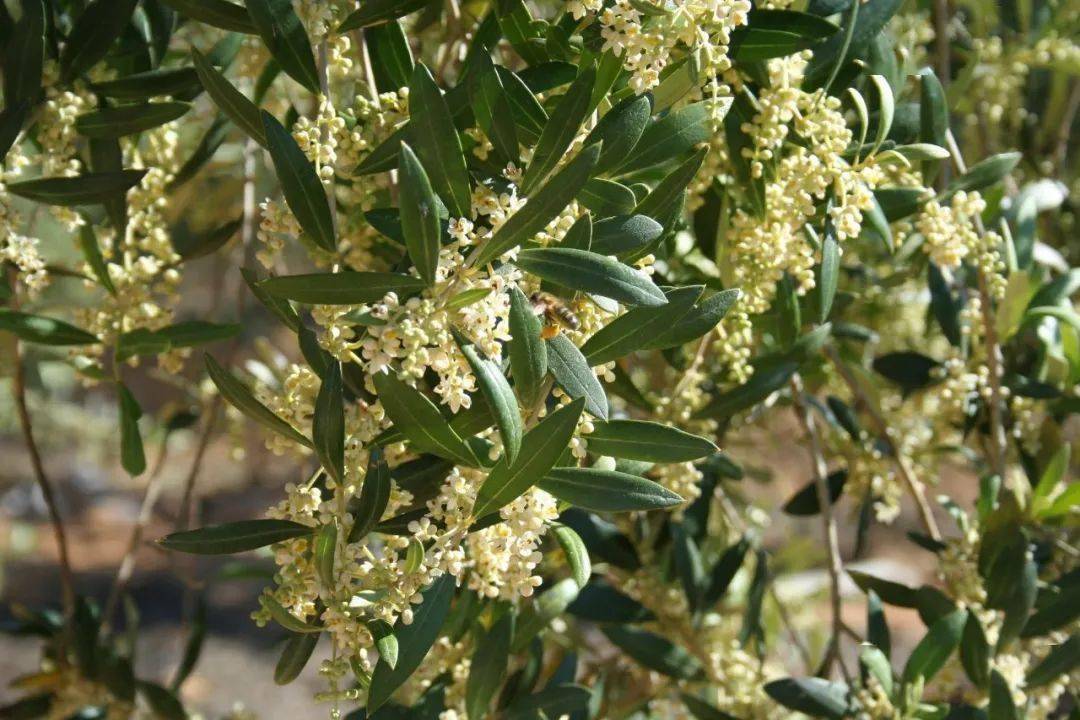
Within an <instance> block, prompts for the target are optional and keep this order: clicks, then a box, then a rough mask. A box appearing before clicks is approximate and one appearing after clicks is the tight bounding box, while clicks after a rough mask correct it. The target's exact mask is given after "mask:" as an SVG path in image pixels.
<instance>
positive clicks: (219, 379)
mask: <svg viewBox="0 0 1080 720" xmlns="http://www.w3.org/2000/svg"><path fill="white" fill-rule="evenodd" d="M206 372H207V374H208V375H209V376H210V379H211V380H213V381H214V385H216V386H217V389H218V392H220V393H221V396H222V397H223V398H225V399H226V400H228V401H229V403H230V404H231V405H233V407H235V408H236V409H237V410H239V411H240V412H242V413H244V414H245V415H247V416H248V417H249V418H251V419H252V420H254V421H255V422H257V423H259V424H260V425H262V426H263V427H265V428H267V429H269V430H273V431H274V432H276V433H278V434H279V435H282V436H284V437H286V438H288V439H290V440H292V441H293V442H296V443H299V444H301V445H303V446H304V447H309V448H310V447H312V444H311V441H310V440H308V439H307V438H306V437H304V436H303V435H301V434H300V433H299V432H297V430H296V428H294V427H293V426H292V425H290V424H289V423H287V422H285V421H284V420H282V419H281V418H279V417H278V416H277V415H275V414H274V412H273V411H272V410H271V409H270V408H268V407H266V406H265V405H263V404H262V403H261V402H259V401H258V400H256V399H255V396H254V395H252V394H251V391H250V390H248V389H247V387H245V385H244V384H243V383H242V382H240V381H239V380H237V379H236V377H235V376H234V375H233V374H232V373H231V372H229V371H228V370H226V369H225V368H223V367H221V365H219V364H218V363H217V361H216V360H214V358H212V357H211V356H209V355H207V356H206Z"/></svg>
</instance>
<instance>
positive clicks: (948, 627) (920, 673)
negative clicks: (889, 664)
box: [904, 610, 967, 682]
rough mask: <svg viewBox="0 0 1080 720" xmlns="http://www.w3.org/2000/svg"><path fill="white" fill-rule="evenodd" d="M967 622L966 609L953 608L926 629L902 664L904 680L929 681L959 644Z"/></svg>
mask: <svg viewBox="0 0 1080 720" xmlns="http://www.w3.org/2000/svg"><path fill="white" fill-rule="evenodd" d="M966 622H967V611H965V610H955V611H953V612H951V613H949V614H948V615H946V616H945V617H943V618H941V619H940V620H938V621H937V622H935V623H934V624H933V625H931V626H930V629H929V630H927V632H926V635H925V636H924V637H923V639H922V640H921V641H920V642H919V644H918V645H916V646H915V649H914V650H912V651H911V657H910V658H908V661H907V665H905V666H904V681H905V682H912V681H914V680H915V678H917V677H921V678H923V679H924V680H925V681H926V682H929V681H930V680H932V679H933V678H934V675H936V674H937V671H938V670H940V669H941V667H942V666H943V665H944V664H945V661H946V660H948V659H949V656H950V655H952V653H953V650H955V649H956V646H957V645H959V644H960V637H961V634H962V633H963V630H964V624H965V623H966Z"/></svg>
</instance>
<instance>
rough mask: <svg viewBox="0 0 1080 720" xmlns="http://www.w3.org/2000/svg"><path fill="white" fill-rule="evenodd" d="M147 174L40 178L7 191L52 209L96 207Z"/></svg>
mask: <svg viewBox="0 0 1080 720" xmlns="http://www.w3.org/2000/svg"><path fill="white" fill-rule="evenodd" d="M145 174H146V171H145V170H120V171H117V172H102V173H87V174H85V175H77V176H75V177H51V178H38V179H37V180H24V181H22V182H17V183H11V184H9V185H8V186H7V189H8V192H10V193H11V194H12V195H18V196H19V197H24V198H26V199H27V200H33V201H35V202H40V203H47V204H49V205H61V206H64V207H72V206H75V205H96V204H99V203H103V202H105V201H106V200H109V199H111V198H114V197H116V196H117V195H122V194H123V193H124V192H125V191H127V190H129V189H130V188H132V187H134V186H135V185H138V184H139V181H141V180H142V179H143V175H145Z"/></svg>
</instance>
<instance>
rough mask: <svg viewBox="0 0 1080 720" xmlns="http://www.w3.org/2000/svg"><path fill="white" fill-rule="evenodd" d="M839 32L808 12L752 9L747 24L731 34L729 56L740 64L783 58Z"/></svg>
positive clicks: (834, 26)
mask: <svg viewBox="0 0 1080 720" xmlns="http://www.w3.org/2000/svg"><path fill="white" fill-rule="evenodd" d="M839 29H840V28H838V27H837V26H836V25H834V24H833V23H831V22H829V21H828V20H825V19H824V18H822V17H818V16H817V15H811V14H809V13H802V12H797V11H794V10H760V9H755V10H754V11H753V12H751V13H750V18H749V21H748V23H747V25H744V26H742V27H739V28H737V29H736V30H735V32H733V33H732V34H731V55H732V57H734V58H735V59H736V60H739V61H740V62H753V61H755V60H767V59H769V58H774V57H783V56H785V55H791V54H793V53H797V52H799V51H800V50H806V49H807V48H810V47H813V46H814V45H815V44H817V43H819V42H821V41H822V40H825V39H827V38H829V37H831V36H832V35H835V34H836V32H837V31H839Z"/></svg>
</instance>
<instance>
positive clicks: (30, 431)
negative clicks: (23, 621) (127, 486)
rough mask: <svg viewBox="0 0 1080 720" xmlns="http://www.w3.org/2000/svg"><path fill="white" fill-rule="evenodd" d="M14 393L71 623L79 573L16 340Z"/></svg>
mask: <svg viewBox="0 0 1080 720" xmlns="http://www.w3.org/2000/svg"><path fill="white" fill-rule="evenodd" d="M17 280H18V275H17V274H16V273H15V271H14V270H12V271H11V286H12V288H14V289H15V292H13V293H12V298H11V307H12V309H14V310H18V309H19V296H18V287H17ZM11 393H12V395H14V398H15V411H16V413H17V414H18V416H19V427H20V428H21V430H22V436H23V443H24V444H25V445H26V452H27V453H28V454H29V455H30V465H31V466H32V467H33V470H34V479H35V481H36V482H37V486H38V488H39V489H40V490H41V497H42V499H43V500H44V501H45V508H46V510H47V511H48V513H49V523H50V524H51V525H52V530H53V536H54V537H55V538H56V551H57V555H58V556H59V560H60V592H61V598H62V601H63V607H64V618H65V620H66V622H67V624H68V625H69V626H70V624H71V620H72V618H74V617H75V577H74V573H72V571H71V556H70V555H69V554H68V543H67V531H66V530H65V529H64V521H63V519H62V518H61V517H60V507H59V505H58V504H57V502H56V493H55V491H54V490H53V484H52V482H51V481H50V480H49V476H48V474H47V473H46V472H45V464H44V462H42V459H41V451H40V450H39V449H38V445H37V441H36V440H35V439H34V424H33V421H32V420H31V418H30V408H29V407H28V406H27V404H26V373H25V370H24V368H23V354H22V343H21V342H19V340H18V339H16V340H15V370H14V373H13V374H12V378H11ZM60 656H61V662H66V657H65V655H64V653H60Z"/></svg>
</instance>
